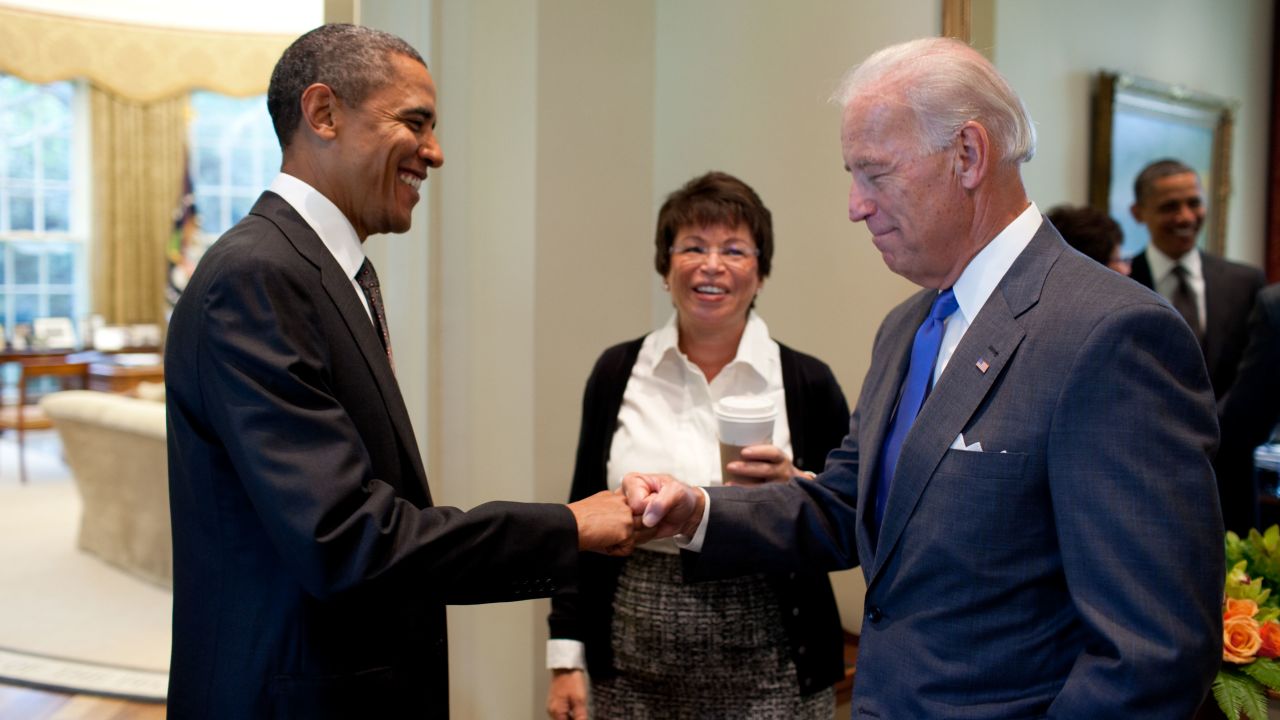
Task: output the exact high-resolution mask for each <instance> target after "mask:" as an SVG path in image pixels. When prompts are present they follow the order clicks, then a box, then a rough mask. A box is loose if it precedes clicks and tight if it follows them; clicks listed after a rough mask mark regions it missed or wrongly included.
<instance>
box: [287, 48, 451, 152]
mask: <svg viewBox="0 0 1280 720" xmlns="http://www.w3.org/2000/svg"><path fill="white" fill-rule="evenodd" d="M394 55H404V56H406V57H408V58H410V59H413V60H417V61H418V62H420V63H422V66H423V67H426V65H427V61H425V60H423V59H422V56H421V55H419V54H418V51H417V50H414V49H413V46H412V45H410V44H409V43H407V42H405V41H404V40H402V39H400V38H398V37H396V36H395V35H392V34H391V33H388V32H383V31H381V30H374V29H373V28H367V27H362V26H360V25H347V24H331V25H321V26H320V27H318V28H316V29H314V30H311V31H309V32H307V33H306V34H304V35H303V36H302V37H300V38H298V39H297V40H294V41H293V44H291V45H290V46H289V47H288V48H286V49H285V51H284V54H283V55H281V56H280V60H279V61H278V62H276V67H275V70H273V71H272V72H271V83H270V84H269V85H268V86H267V112H269V113H270V114H271V124H272V125H273V126H274V127H275V130H276V138H277V139H278V140H279V141H280V147H281V148H282V149H283V148H285V147H288V145H289V141H290V140H292V139H293V134H294V132H296V131H297V129H298V125H299V124H300V123H301V122H302V105H301V99H302V91H303V90H306V89H307V88H308V87H310V86H311V85H314V84H315V83H322V84H324V85H328V86H329V88H330V89H332V90H333V92H334V94H336V95H337V96H338V97H339V98H340V99H341V100H342V102H344V103H346V104H347V105H350V106H352V107H355V106H358V105H359V104H360V103H362V102H364V99H365V98H366V97H368V96H369V93H370V92H372V91H374V90H376V89H378V88H380V87H382V86H383V85H384V84H386V83H387V82H389V81H390V79H391V78H392V77H393V70H392V67H391V59H392V57H393V56H394Z"/></svg>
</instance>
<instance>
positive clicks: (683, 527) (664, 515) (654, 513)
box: [622, 473, 706, 540]
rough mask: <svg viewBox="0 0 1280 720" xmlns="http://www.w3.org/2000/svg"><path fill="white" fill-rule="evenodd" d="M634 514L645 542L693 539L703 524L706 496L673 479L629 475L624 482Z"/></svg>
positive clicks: (662, 476) (628, 501)
mask: <svg viewBox="0 0 1280 720" xmlns="http://www.w3.org/2000/svg"><path fill="white" fill-rule="evenodd" d="M622 492H623V493H625V494H626V497H627V503H628V504H629V505H630V506H631V512H633V513H635V515H636V516H637V517H636V519H637V520H638V521H639V522H638V526H639V527H645V528H649V531H648V532H641V538H642V540H648V539H650V538H651V537H659V538H664V537H671V536H672V535H685V536H692V535H693V534H694V533H695V532H697V530H698V525H699V523H701V522H702V512H703V509H704V506H705V505H706V496H704V495H703V494H702V491H701V490H698V489H697V488H692V487H689V486H688V485H685V484H684V483H682V482H680V481H679V480H677V479H675V478H673V477H671V476H670V475H644V474H641V473H630V474H628V475H627V476H626V477H624V478H623V479H622Z"/></svg>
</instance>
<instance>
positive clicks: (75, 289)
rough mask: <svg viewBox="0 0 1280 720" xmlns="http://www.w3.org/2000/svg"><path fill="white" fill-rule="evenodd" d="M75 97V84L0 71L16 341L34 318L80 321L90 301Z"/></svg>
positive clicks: (1, 214) (5, 258)
mask: <svg viewBox="0 0 1280 720" xmlns="http://www.w3.org/2000/svg"><path fill="white" fill-rule="evenodd" d="M76 95H77V86H76V84H75V83H73V82H54V83H47V84H36V83H29V82H26V81H24V80H22V79H19V78H17V77H13V76H11V75H5V74H2V73H0V324H3V325H4V328H5V335H6V336H7V339H8V340H10V341H12V339H13V338H14V336H15V334H21V335H26V334H27V333H29V331H30V327H31V325H32V323H33V322H34V321H35V319H36V318H42V317H65V318H71V319H72V321H73V322H75V321H77V320H78V319H79V318H80V317H82V316H83V315H84V313H85V308H86V307H87V304H88V284H87V282H85V280H84V276H85V273H84V264H85V260H84V255H85V238H86V235H87V233H86V230H85V226H86V224H87V222H86V219H85V218H84V217H82V215H83V212H82V210H81V208H82V207H83V206H84V204H85V199H84V198H83V197H82V194H83V193H84V186H85V183H84V182H83V181H82V179H81V178H82V176H83V175H84V173H85V170H86V168H84V167H82V165H83V163H81V162H77V158H78V157H81V154H80V153H81V150H82V148H80V147H79V142H80V141H79V133H77V132H76V123H75V113H74V105H75V102H76Z"/></svg>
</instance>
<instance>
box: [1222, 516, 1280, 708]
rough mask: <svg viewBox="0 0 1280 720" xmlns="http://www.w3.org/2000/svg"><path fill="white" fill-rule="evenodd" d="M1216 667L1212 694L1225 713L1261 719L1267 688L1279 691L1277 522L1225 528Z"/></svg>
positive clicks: (1279, 547) (1279, 533) (1279, 544)
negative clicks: (1245, 531) (1241, 530)
mask: <svg viewBox="0 0 1280 720" xmlns="http://www.w3.org/2000/svg"><path fill="white" fill-rule="evenodd" d="M1226 552H1227V579H1226V583H1225V584H1224V587H1223V601H1222V666H1221V668H1219V670H1218V676H1217V677H1216V678H1215V679H1214V681H1213V698H1214V700H1216V701H1217V702H1218V707H1220V708H1222V712H1223V713H1225V714H1226V716H1227V717H1228V718H1231V719H1232V720H1235V719H1236V718H1248V720H1267V688H1270V689H1272V690H1280V660H1277V658H1280V597H1273V596H1272V594H1271V589H1270V587H1266V586H1274V587H1280V526H1275V525H1272V526H1271V527H1270V528H1268V529H1267V531H1266V532H1263V533H1260V532H1258V531H1257V530H1250V531H1249V536H1248V537H1247V538H1244V539H1241V538H1240V536H1238V535H1236V534H1235V533H1233V532H1229V533H1227V538H1226Z"/></svg>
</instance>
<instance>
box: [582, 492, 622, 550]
mask: <svg viewBox="0 0 1280 720" xmlns="http://www.w3.org/2000/svg"><path fill="white" fill-rule="evenodd" d="M569 510H571V511H572V512H573V519H574V520H576V521H578V549H579V550H591V551H594V552H600V553H606V554H608V555H630V554H631V550H632V548H634V547H635V532H634V529H633V528H634V526H635V524H634V520H633V519H632V517H631V509H630V508H629V507H628V506H627V501H626V498H624V497H623V496H622V494H620V493H611V492H609V491H607V490H601V491H600V492H598V493H596V494H595V495H592V496H591V497H588V498H583V499H582V500H579V501H578V502H575V503H569Z"/></svg>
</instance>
